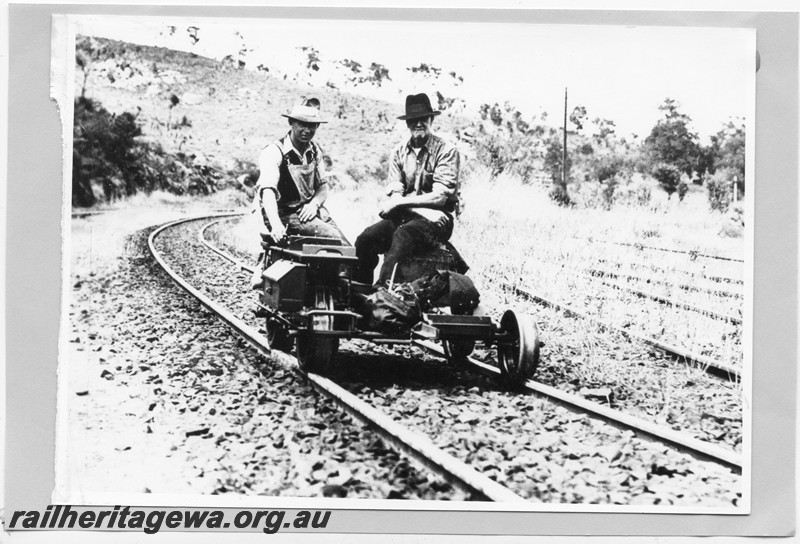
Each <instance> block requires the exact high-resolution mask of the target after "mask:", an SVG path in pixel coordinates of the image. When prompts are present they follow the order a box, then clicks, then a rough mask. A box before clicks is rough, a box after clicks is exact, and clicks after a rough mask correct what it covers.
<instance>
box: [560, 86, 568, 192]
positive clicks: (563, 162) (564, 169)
mask: <svg viewBox="0 0 800 544" xmlns="http://www.w3.org/2000/svg"><path fill="white" fill-rule="evenodd" d="M561 183H562V184H563V185H564V189H566V188H567V88H566V87H564V148H563V149H562V150H561Z"/></svg>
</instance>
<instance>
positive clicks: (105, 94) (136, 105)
mask: <svg viewBox="0 0 800 544" xmlns="http://www.w3.org/2000/svg"><path fill="white" fill-rule="evenodd" d="M80 39H81V38H79V40H80ZM83 39H84V40H85V38H83ZM89 41H90V43H91V44H92V45H91V46H90V47H91V52H92V54H91V57H92V58H90V59H85V62H84V65H85V66H86V70H85V71H84V70H83V69H81V68H80V67H79V68H78V69H77V70H76V95H78V94H80V93H81V90H82V89H84V88H85V96H86V97H87V98H90V99H92V100H93V101H96V102H98V103H99V104H101V105H102V107H103V108H105V109H106V110H108V111H109V112H111V113H113V114H116V115H121V114H123V113H124V112H130V113H133V114H134V115H135V116H136V119H137V121H138V122H139V124H140V125H141V127H142V135H141V137H140V138H141V139H142V140H144V141H149V142H154V143H158V144H160V145H161V146H162V147H163V148H164V150H165V151H167V152H171V153H177V152H181V153H185V154H186V155H188V156H192V155H194V156H195V158H194V161H195V162H199V163H208V164H211V165H214V166H215V167H216V168H218V169H220V170H222V171H225V172H230V173H233V174H234V177H236V176H241V175H242V174H246V173H248V171H252V169H253V168H254V167H255V164H254V163H255V162H256V160H257V157H258V153H259V151H260V150H261V148H262V147H263V146H264V145H266V144H267V143H269V142H270V141H272V140H273V139H275V138H277V137H280V136H281V135H283V134H285V132H286V131H287V130H288V126H287V120H286V118H284V117H282V116H281V113H285V112H286V111H288V109H289V108H290V107H291V105H292V104H293V103H294V102H295V100H296V99H297V97H298V96H300V95H314V96H317V97H319V98H320V100H321V101H322V105H323V112H324V114H326V115H327V117H328V118H329V119H330V123H328V124H325V125H322V126H321V127H320V129H319V131H318V132H317V136H316V141H317V142H318V143H319V144H320V145H322V146H323V148H324V149H325V151H326V152H327V154H328V155H329V156H330V157H331V160H332V162H333V169H334V172H336V173H337V175H338V176H339V177H340V179H341V178H342V177H348V176H350V175H351V174H352V177H355V178H357V179H356V180H355V181H361V180H362V179H364V178H370V177H375V175H376V173H379V172H380V171H381V159H382V158H383V160H385V155H386V154H388V152H389V151H390V150H391V148H392V147H393V146H394V145H396V144H397V143H398V142H399V141H400V140H401V139H402V138H403V137H404V136H405V127H404V126H403V125H402V123H401V122H399V121H397V120H396V117H397V115H399V114H401V113H402V104H401V103H400V102H402V100H403V97H398V98H399V101H398V103H397V104H391V103H388V102H384V101H379V100H374V99H370V98H366V97H363V96H359V95H356V94H351V93H347V92H342V91H340V90H338V89H331V88H315V87H307V86H305V87H302V86H298V85H297V84H296V83H294V82H292V81H287V80H284V79H283V78H282V77H276V76H273V75H271V74H270V73H269V72H266V71H249V70H244V69H240V68H238V67H237V66H235V65H234V64H233V63H230V62H219V61H215V60H212V59H208V58H204V57H201V56H198V55H195V54H191V53H184V52H179V51H174V50H169V49H164V48H157V47H148V46H141V45H134V44H128V43H123V42H118V41H114V40H107V39H102V38H89ZM84 77H85V81H84ZM284 77H285V76H284ZM466 125H467V123H466V122H465V121H464V120H463V119H457V118H456V117H454V116H453V115H451V114H450V113H449V112H445V113H444V114H443V115H441V116H440V117H438V118H437V128H438V130H440V131H445V132H451V131H454V130H455V129H456V128H457V126H458V127H464V126H466ZM358 178H361V179H358Z"/></svg>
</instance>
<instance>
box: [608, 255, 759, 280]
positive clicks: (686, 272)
mask: <svg viewBox="0 0 800 544" xmlns="http://www.w3.org/2000/svg"><path fill="white" fill-rule="evenodd" d="M597 262H599V263H600V264H610V265H611V266H617V267H620V266H621V263H618V262H613V261H609V260H608V259H597ZM630 264H631V266H632V267H633V268H647V269H649V270H652V271H654V272H656V271H659V270H662V271H666V272H670V271H674V272H677V273H679V274H683V275H685V276H698V274H695V273H694V272H691V271H689V270H679V269H675V268H673V269H672V270H670V269H669V268H664V267H663V266H656V265H653V264H643V263H630ZM699 277H700V279H705V280H709V281H713V282H714V283H728V284H733V285H744V280H740V279H737V278H728V277H725V276H714V275H706V274H699Z"/></svg>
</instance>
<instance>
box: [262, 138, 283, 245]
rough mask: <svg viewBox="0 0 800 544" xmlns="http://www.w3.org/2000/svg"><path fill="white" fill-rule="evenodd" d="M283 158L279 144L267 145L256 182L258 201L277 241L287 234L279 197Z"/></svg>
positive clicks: (273, 237) (263, 151) (271, 233)
mask: <svg viewBox="0 0 800 544" xmlns="http://www.w3.org/2000/svg"><path fill="white" fill-rule="evenodd" d="M281 159H282V157H281V152H280V150H279V149H278V147H277V146H274V145H268V146H267V147H265V148H264V149H263V150H262V151H261V154H260V155H259V157H258V166H259V169H260V171H261V172H260V174H259V177H258V182H256V191H258V201H259V202H260V205H261V209H262V210H263V211H264V215H265V216H266V217H267V221H269V226H270V235H271V236H272V239H273V240H274V241H275V242H279V241H280V240H281V239H283V237H284V236H285V235H286V227H284V225H283V223H282V222H281V218H280V216H279V215H278V199H279V198H280V193H279V192H278V179H280V172H279V168H280V165H281Z"/></svg>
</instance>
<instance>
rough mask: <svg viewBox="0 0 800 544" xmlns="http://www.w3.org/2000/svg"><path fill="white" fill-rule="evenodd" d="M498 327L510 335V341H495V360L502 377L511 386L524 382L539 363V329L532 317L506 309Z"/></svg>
mask: <svg viewBox="0 0 800 544" xmlns="http://www.w3.org/2000/svg"><path fill="white" fill-rule="evenodd" d="M500 329H501V330H502V331H503V332H507V333H509V334H510V335H511V338H512V339H511V340H510V341H504V342H498V343H497V362H498V363H499V366H500V373H501V374H502V376H503V379H504V380H505V381H506V383H508V384H509V385H512V386H518V385H522V384H523V383H525V381H526V380H528V379H529V378H530V377H531V376H533V374H534V372H536V367H537V366H538V365H539V345H540V342H539V331H538V329H537V328H536V323H535V322H534V321H533V318H532V317H531V316H529V315H527V314H516V313H515V312H514V311H513V310H506V312H505V313H504V314H503V317H502V319H501V320H500Z"/></svg>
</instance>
